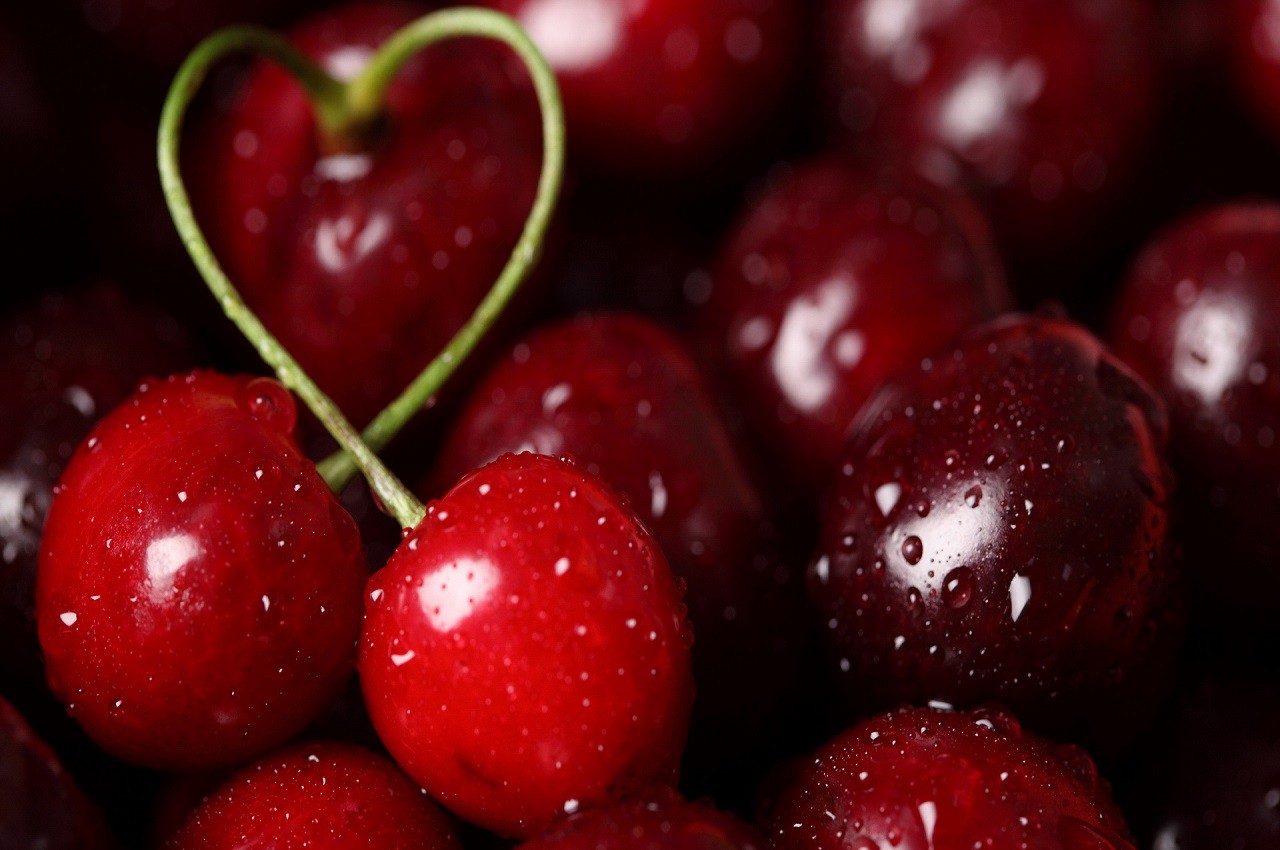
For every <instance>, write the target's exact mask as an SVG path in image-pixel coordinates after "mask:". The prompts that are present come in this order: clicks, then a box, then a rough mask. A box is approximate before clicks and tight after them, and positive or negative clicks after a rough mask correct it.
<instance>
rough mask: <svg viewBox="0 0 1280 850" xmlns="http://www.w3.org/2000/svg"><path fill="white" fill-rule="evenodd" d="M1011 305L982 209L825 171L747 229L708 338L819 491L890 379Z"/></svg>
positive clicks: (784, 187) (752, 409) (879, 179)
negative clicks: (856, 419) (860, 417)
mask: <svg viewBox="0 0 1280 850" xmlns="http://www.w3.org/2000/svg"><path fill="white" fill-rule="evenodd" d="M1007 304H1008V294H1007V293H1006V291H1005V288H1004V277H1003V273H1002V270H1001V267H1000V264H999V261H998V259H997V258H996V257H995V255H994V249H993V246H992V245H991V238H990V235H989V233H988V231H987V227H986V224H985V222H984V221H983V219H982V217H981V214H980V213H978V212H977V210H976V209H974V208H972V207H971V206H969V205H968V204H966V203H965V202H963V200H961V199H959V198H957V197H949V196H947V195H946V194H944V193H942V192H940V191H939V190H936V189H934V188H933V187H930V186H927V185H926V184H924V183H923V182H922V181H920V180H917V179H910V178H899V177H896V176H893V175H891V174H889V173H887V172H886V173H881V174H878V175H872V174H866V173H859V172H855V171H852V170H849V169H845V168H843V167H841V166H838V165H836V164H833V163H828V162H819V163H814V164H811V165H807V166H803V167H801V168H799V169H798V170H796V171H787V172H784V173H783V174H782V176H781V178H780V179H778V180H777V181H776V183H775V185H774V186H773V187H772V188H771V189H770V191H768V192H767V193H766V194H765V195H764V196H763V197H762V198H761V199H760V200H758V201H757V202H756V203H755V204H754V205H753V206H752V207H751V208H750V209H749V210H748V211H747V213H746V215H745V216H744V217H743V219H742V221H740V222H739V224H738V225H737V228H736V229H735V231H734V232H733V234H732V236H731V237H730V239H729V241H728V243H727V245H726V247H725V248H724V250H723V252H722V253H721V256H720V258H719V260H718V262H717V266H716V271H715V277H714V288H713V291H712V296H711V300H710V303H709V304H708V305H707V308H706V310H705V311H704V319H705V321H704V328H703V329H704V330H705V331H706V333H707V335H708V336H709V337H710V339H709V345H710V346H711V347H713V348H714V349H715V350H716V351H717V352H718V354H719V356H720V357H721V358H722V359H723V361H724V362H725V366H726V369H727V371H728V373H729V377H730V378H731V379H732V386H733V389H734V390H735V391H736V393H735V395H736V397H737V400H738V401H739V403H740V404H741V406H742V407H743V408H744V410H745V411H746V412H747V413H748V414H749V415H750V417H751V419H752V422H753V424H754V425H755V426H756V430H757V431H758V432H759V433H760V434H761V435H763V436H764V437H765V438H767V439H768V440H769V443H770V445H771V446H773V447H775V448H776V449H777V451H778V452H779V453H780V454H781V461H782V464H783V465H784V468H785V471H786V472H788V473H789V477H791V478H792V479H793V480H797V481H799V482H801V483H803V484H804V485H805V486H806V487H808V488H809V489H810V490H811V491H814V492H818V491H820V490H821V488H822V487H823V486H824V485H825V484H826V482H827V481H828V480H830V478H831V477H832V475H833V474H834V472H835V469H836V458H837V457H838V455H839V453H840V447H841V445H843V442H844V435H845V431H846V430H847V429H848V427H849V423H850V422H851V421H852V420H853V416H854V414H855V413H857V412H858V408H860V407H861V406H862V404H863V402H865V401H866V399H867V397H868V396H869V395H870V394H871V393H872V392H873V391H874V390H875V389H876V388H877V387H878V386H879V385H880V384H881V383H882V382H883V381H884V380H885V379H886V378H888V377H889V376H890V375H892V374H893V373H894V372H896V371H897V370H899V369H901V368H904V367H907V366H914V365H915V364H916V363H918V362H919V360H920V358H921V357H923V356H924V355H926V354H929V353H930V352H932V351H933V350H934V349H936V348H937V347H938V346H940V345H942V344H944V343H945V342H946V341H948V340H949V339H951V338H952V337H954V336H955V335H956V334H958V333H959V332H960V331H962V330H964V329H965V328H967V327H969V326H970V325H973V324H976V323H978V322H981V321H984V320H986V319H989V318H991V317H992V316H994V315H995V314H996V313H997V312H999V311H1000V310H1002V309H1004V308H1005V307H1006V306H1007Z"/></svg>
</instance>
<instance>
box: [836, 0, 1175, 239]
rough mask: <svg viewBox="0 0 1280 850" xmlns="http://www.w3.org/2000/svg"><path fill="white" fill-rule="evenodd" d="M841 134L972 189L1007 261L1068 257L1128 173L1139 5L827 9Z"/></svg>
mask: <svg viewBox="0 0 1280 850" xmlns="http://www.w3.org/2000/svg"><path fill="white" fill-rule="evenodd" d="M828 11H829V15H828V20H827V25H826V27H825V31H826V33H827V46H828V51H827V53H828V63H827V65H828V68H827V70H828V78H829V83H830V86H831V89H832V94H833V97H834V100H835V104H834V108H835V111H836V113H837V117H838V120H839V123H840V125H841V126H842V128H843V129H844V130H846V131H848V132H850V133H854V134H863V133H865V134H867V135H869V137H870V139H871V140H872V142H873V144H875V145H878V146H879V147H882V148H885V149H888V150H890V151H894V152H897V151H902V152H903V153H904V154H905V155H906V156H907V157H908V158H910V159H911V160H912V162H913V163H914V164H915V165H916V166H918V167H919V168H921V169H922V170H923V171H924V172H925V173H927V174H929V175H931V176H932V177H933V178H934V179H936V180H940V181H943V182H947V183H951V184H955V185H962V186H967V187H971V188H973V189H974V190H975V191H977V192H979V193H980V194H981V195H982V196H983V197H984V198H985V200H986V201H987V202H988V205H989V207H990V209H991V211H992V214H993V216H994V217H995V220H996V223H997V226H998V229H999V230H1000V232H1001V235H1002V237H1004V239H1005V241H1006V242H1007V243H1008V244H1009V246H1010V247H1011V248H1013V249H1014V250H1017V251H1019V252H1020V253H1032V254H1034V253H1037V252H1041V251H1044V250H1053V249H1066V248H1068V247H1070V246H1073V245H1074V244H1076V242H1077V241H1078V238H1079V237H1080V236H1081V235H1082V234H1083V233H1084V231H1086V230H1087V229H1088V226H1089V225H1090V224H1092V223H1094V221H1095V220H1096V219H1097V218H1098V214H1099V212H1100V211H1101V210H1102V209H1103V208H1104V206H1105V204H1106V203H1107V201H1109V200H1111V199H1113V198H1114V197H1115V195H1116V190H1118V189H1119V188H1120V187H1122V186H1123V185H1124V183H1125V181H1126V180H1127V178H1128V177H1129V175H1130V172H1131V171H1132V170H1133V166H1134V165H1135V161H1136V159H1137V156H1136V155H1137V154H1138V153H1139V151H1140V149H1141V145H1142V142H1143V141H1144V140H1145V137H1146V135H1147V133H1148V130H1149V125H1150V123H1151V121H1152V118H1153V115H1154V106H1155V100H1156V93H1155V77H1156V56H1155V52H1154V49H1153V41H1154V16H1153V14H1152V9H1151V8H1150V7H1149V5H1148V3H1147V0H1118V2H1109V3H1095V2H1090V0H1067V2H1061V0H1031V1H1030V2H1028V0H961V2H951V3H935V2H925V0H907V2H904V3H894V2H885V0H830V2H829V6H828Z"/></svg>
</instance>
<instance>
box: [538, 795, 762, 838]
mask: <svg viewBox="0 0 1280 850" xmlns="http://www.w3.org/2000/svg"><path fill="white" fill-rule="evenodd" d="M767 846H768V842H767V841H765V840H764V838H763V836H761V835H758V834H757V833H756V830H755V829H754V828H752V827H749V826H747V825H746V824H744V823H742V821H740V820H738V819H737V818H736V817H734V816H733V815H730V814H727V813H726V812H722V811H720V810H718V809H716V808H715V807H713V806H710V805H707V804H706V803H697V802H688V801H686V800H684V799H682V798H681V797H680V795H679V794H677V793H676V792H675V791H672V790H671V789H669V788H661V789H655V790H653V791H650V792H647V793H646V794H644V795H643V796H640V797H636V798H632V799H628V800H621V801H618V802H616V803H608V804H605V805H602V806H598V807H595V808H591V809H587V810H586V811H582V812H578V813H577V814H574V815H572V816H570V817H568V818H565V819H564V820H563V821H561V822H560V823H558V824H557V825H556V826H554V827H552V828H551V829H550V830H548V831H547V832H544V833H542V834H541V835H539V836H538V837H537V838H533V839H530V840H529V841H526V842H524V843H523V844H521V845H520V850H705V848H709V847H716V848H721V850H762V848H764V847H767Z"/></svg>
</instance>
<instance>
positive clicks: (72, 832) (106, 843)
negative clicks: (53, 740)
mask: <svg viewBox="0 0 1280 850" xmlns="http://www.w3.org/2000/svg"><path fill="white" fill-rule="evenodd" d="M111 846H113V845H112V842H111V840H110V838H109V837H108V834H107V831H106V827H105V826H103V824H102V821H101V818H100V817H99V815H98V812H97V811H96V810H95V809H94V808H93V806H92V804H91V803H90V802H89V801H88V800H87V799H85V797H84V795H83V794H81V793H80V789H79V788H77V787H76V784H75V783H74V782H73V781H72V780H71V777H70V776H68V775H67V773H66V772H65V771H64V770H63V769H62V765H61V764H59V763H58V759H57V756H55V755H54V754H53V752H52V751H51V750H50V749H49V747H48V746H47V745H46V744H45V743H44V742H43V741H41V740H40V739H39V738H37V737H36V735H35V733H34V732H32V731H31V727H29V726H28V725H27V722H26V721H25V720H23V719H22V716H21V715H20V714H18V712H17V711H16V710H15V709H14V708H13V706H11V705H10V704H9V703H7V702H5V701H4V699H0V847H4V848H5V850H107V848H109V847H111Z"/></svg>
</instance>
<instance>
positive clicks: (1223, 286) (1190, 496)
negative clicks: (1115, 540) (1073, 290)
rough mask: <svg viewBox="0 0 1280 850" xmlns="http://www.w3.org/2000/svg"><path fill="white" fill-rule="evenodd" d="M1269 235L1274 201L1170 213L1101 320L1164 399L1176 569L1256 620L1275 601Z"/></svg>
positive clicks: (1273, 289)
mask: <svg viewBox="0 0 1280 850" xmlns="http://www.w3.org/2000/svg"><path fill="white" fill-rule="evenodd" d="M1277 239H1280V206H1277V205H1274V204H1262V203H1258V204H1236V205H1229V206H1222V207H1218V208H1216V209H1211V210H1208V211H1205V212H1203V213H1200V214H1198V215H1195V216H1192V217H1190V218H1188V219H1186V220H1184V221H1182V222H1179V223H1178V224H1176V225H1174V226H1173V227H1171V228H1169V229H1168V230H1167V231H1165V232H1164V233H1161V234H1160V235H1159V236H1157V237H1156V238H1155V239H1153V240H1152V241H1151V243H1150V244H1148V245H1147V247H1146V248H1145V249H1144V250H1143V252H1142V254H1141V255H1140V256H1139V257H1138V259H1137V261H1136V262H1135V264H1134V266H1133V269H1132V270H1131V272H1130V274H1129V276H1128V278H1127V279H1126V281H1125V284H1124V288H1123V290H1122V292H1121V295H1120V299H1119V302H1118V304H1117V307H1116V313H1115V317H1114V322H1113V331H1112V334H1111V339H1112V341H1113V343H1114V345H1115V347H1116V351H1117V353H1118V354H1119V355H1120V356H1121V357H1123V358H1124V359H1125V360H1126V361H1127V362H1128V363H1129V364H1131V365H1132V366H1133V368H1134V369H1136V370H1137V371H1138V372H1139V373H1140V374H1142V375H1143V376H1144V377H1145V378H1146V379H1147V380H1149V381H1150V382H1151V385H1152V386H1153V387H1155V388H1156V390H1157V391H1158V392H1159V393H1160V394H1161V395H1162V396H1163V397H1164V400H1165V402H1166V404H1167V405H1168V407H1169V416H1170V421H1171V424H1172V433H1173V438H1174V450H1175V461H1176V465H1177V469H1178V472H1179V475H1180V476H1181V478H1182V479H1183V484H1184V486H1183V487H1182V488H1181V490H1180V492H1181V501H1182V502H1183V510H1182V521H1183V528H1184V532H1185V535H1184V536H1185V538H1186V542H1187V544H1188V549H1189V552H1188V554H1189V559H1188V560H1189V564H1190V567H1189V572H1190V574H1191V575H1192V576H1193V577H1194V578H1198V579H1199V582H1200V585H1201V589H1202V593H1199V594H1197V598H1206V597H1207V598H1210V599H1212V600H1213V601H1214V603H1215V606H1216V607H1218V608H1220V609H1221V613H1225V614H1227V615H1228V616H1230V617H1231V618H1232V620H1233V621H1234V624H1235V625H1241V624H1245V623H1247V624H1248V625H1251V626H1255V625H1263V624H1264V623H1265V622H1266V621H1267V619H1268V617H1267V616H1266V615H1268V614H1270V613H1274V612H1275V611H1277V610H1280V608H1277V604H1276V601H1275V600H1276V596H1277V594H1280V559H1278V558H1277V556H1276V551H1277V549H1278V548H1280V531H1277V529H1276V525H1275V523H1274V522H1273V521H1272V517H1274V516H1275V515H1276V513H1277V511H1280V445H1277V442H1278V437H1280V249H1277V247H1276V245H1275V242H1276V240H1277ZM1224 562H1227V563H1230V564H1231V570H1230V572H1229V574H1224V573H1223V572H1222V570H1221V569H1220V566H1221V565H1222V564H1223V563H1224ZM1239 612H1253V613H1254V614H1256V615H1260V616H1254V617H1250V618H1240V617H1239V616H1238V614H1239Z"/></svg>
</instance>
